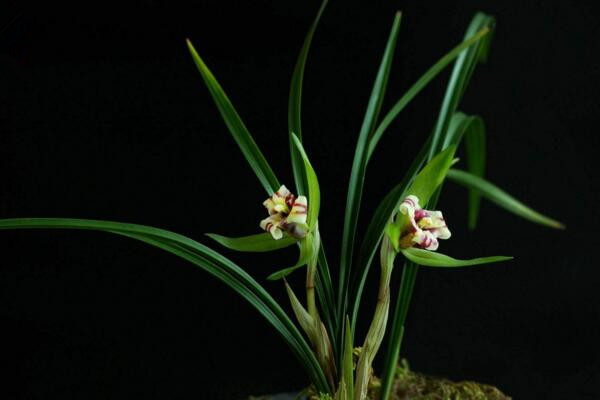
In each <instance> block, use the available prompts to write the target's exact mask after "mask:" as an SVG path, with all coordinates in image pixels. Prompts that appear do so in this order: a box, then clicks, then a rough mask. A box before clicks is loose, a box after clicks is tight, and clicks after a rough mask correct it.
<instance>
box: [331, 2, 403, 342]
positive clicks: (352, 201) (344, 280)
mask: <svg viewBox="0 0 600 400" xmlns="http://www.w3.org/2000/svg"><path fill="white" fill-rule="evenodd" d="M399 29H400V13H396V16H395V17H394V22H393V24H392V29H391V32H390V35H389V38H388V41H387V44H386V47H385V50H384V53H383V57H382V59H381V64H380V65H379V69H378V71H377V76H376V78H375V83H374V84H373V89H372V91H371V96H370V97H369V103H368V105H367V111H366V112H365V117H364V119H363V123H362V126H361V129H360V133H359V136H358V141H357V143H356V150H355V153H354V160H353V162H352V171H351V173H350V182H349V183H348V195H347V197H346V209H345V213H344V228H343V232H342V251H341V255H340V272H339V287H338V326H342V324H343V322H341V321H343V319H344V318H345V315H346V308H347V302H348V287H349V281H350V274H351V272H352V271H351V270H352V265H351V264H352V257H353V253H354V238H355V235H356V225H357V223H358V214H359V209H360V202H361V197H362V191H363V186H364V177H365V172H366V168H367V159H368V157H367V155H368V152H367V150H368V147H367V145H368V140H369V138H370V137H371V135H372V133H373V130H374V129H375V127H376V124H377V119H378V117H379V112H380V110H381V105H382V103H383V98H384V95H385V90H386V88H387V82H388V78H389V74H390V69H391V66H392V59H393V56H394V50H395V48H396V40H397V38H398V31H399ZM339 331H340V332H338V334H339V333H341V331H342V329H340V330H339ZM341 341H342V340H341V339H339V342H341Z"/></svg>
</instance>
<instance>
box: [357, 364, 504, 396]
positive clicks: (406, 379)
mask: <svg viewBox="0 0 600 400" xmlns="http://www.w3.org/2000/svg"><path fill="white" fill-rule="evenodd" d="M374 383H375V385H374V386H375V387H374V388H373V391H372V393H371V392H370V393H369V394H370V395H371V396H373V397H371V399H377V398H378V390H377V389H378V387H376V384H377V383H378V382H374ZM391 397H392V399H393V400H510V397H508V396H506V395H505V394H503V393H502V392H501V391H500V390H498V389H497V388H495V387H494V386H491V385H485V384H482V383H477V382H470V381H462V382H452V381H450V380H448V379H441V378H434V377H431V376H427V375H423V374H420V373H417V372H413V371H411V370H410V368H409V366H408V363H407V362H406V360H402V362H401V363H400V365H398V368H397V370H396V380H395V381H394V386H393V389H392V396H391Z"/></svg>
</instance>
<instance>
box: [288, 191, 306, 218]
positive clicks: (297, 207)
mask: <svg viewBox="0 0 600 400" xmlns="http://www.w3.org/2000/svg"><path fill="white" fill-rule="evenodd" d="M307 210H308V207H307V200H306V196H298V198H297V199H296V200H295V201H294V205H293V206H292V211H290V214H289V215H288V216H287V218H286V221H287V222H288V223H296V224H306V212H307Z"/></svg>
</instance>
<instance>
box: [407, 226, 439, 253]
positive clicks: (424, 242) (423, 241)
mask: <svg viewBox="0 0 600 400" xmlns="http://www.w3.org/2000/svg"><path fill="white" fill-rule="evenodd" d="M412 241H413V243H415V245H416V247H419V248H421V249H425V250H437V248H438V246H439V242H438V240H437V238H436V237H435V234H433V233H432V232H430V231H422V230H419V231H417V232H415V234H414V235H413V237H412Z"/></svg>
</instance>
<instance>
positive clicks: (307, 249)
mask: <svg viewBox="0 0 600 400" xmlns="http://www.w3.org/2000/svg"><path fill="white" fill-rule="evenodd" d="M315 251H318V250H317V249H316V248H315V237H314V234H313V233H309V234H308V235H307V236H306V237H305V238H304V239H302V240H300V257H299V258H298V262H296V264H294V265H293V266H291V267H288V268H284V269H281V270H279V271H277V272H273V273H272V274H271V275H269V276H268V277H267V279H268V280H270V281H276V280H279V279H281V278H285V277H286V276H288V275H289V274H291V273H292V272H294V271H295V270H297V269H298V268H300V267H303V266H304V265H306V264H308V262H309V261H310V260H311V259H313V258H314V257H315V256H316V254H315Z"/></svg>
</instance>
